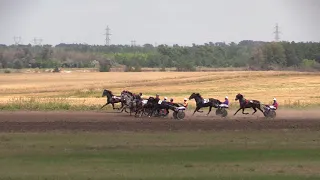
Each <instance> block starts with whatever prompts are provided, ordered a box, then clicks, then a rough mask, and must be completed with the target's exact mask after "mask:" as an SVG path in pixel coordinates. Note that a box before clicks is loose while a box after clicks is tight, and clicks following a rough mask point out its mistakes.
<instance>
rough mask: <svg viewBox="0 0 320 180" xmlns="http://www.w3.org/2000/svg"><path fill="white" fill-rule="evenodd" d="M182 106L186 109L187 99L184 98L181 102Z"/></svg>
mask: <svg viewBox="0 0 320 180" xmlns="http://www.w3.org/2000/svg"><path fill="white" fill-rule="evenodd" d="M183 106H184V107H185V108H187V107H188V99H187V98H184V100H183Z"/></svg>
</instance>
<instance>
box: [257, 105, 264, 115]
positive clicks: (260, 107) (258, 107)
mask: <svg viewBox="0 0 320 180" xmlns="http://www.w3.org/2000/svg"><path fill="white" fill-rule="evenodd" d="M257 108H258V109H259V110H260V111H261V112H262V114H263V115H264V113H263V111H262V109H261V107H260V106H258V107H257Z"/></svg>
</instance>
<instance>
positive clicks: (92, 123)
mask: <svg viewBox="0 0 320 180" xmlns="http://www.w3.org/2000/svg"><path fill="white" fill-rule="evenodd" d="M206 112H207V111H206V110H205V112H204V113H202V114H201V113H196V114H195V116H191V113H190V112H189V113H187V116H186V117H185V119H184V120H180V121H179V120H174V119H172V117H171V115H169V117H168V118H156V117H154V118H148V117H142V118H135V117H130V116H129V114H127V113H117V112H27V111H18V112H0V132H44V131H56V130H66V131H75V130H77V131H199V130H203V131H220V130H264V129H266V130H267V129H310V130H320V112H319V110H308V111H302V110H301V111H294V110H282V111H280V110H279V111H278V112H277V118H276V119H274V120H266V119H264V118H263V117H262V115H261V112H257V113H256V114H257V115H251V114H250V115H242V114H241V112H240V113H239V114H237V115H236V116H233V114H232V113H233V111H229V115H228V117H227V118H226V119H222V118H219V117H217V116H215V115H214V112H211V115H209V116H205V113H206ZM249 112H251V111H250V110H249Z"/></svg>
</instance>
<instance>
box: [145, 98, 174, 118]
mask: <svg viewBox="0 0 320 180" xmlns="http://www.w3.org/2000/svg"><path fill="white" fill-rule="evenodd" d="M146 107H147V108H148V109H149V114H148V116H149V117H151V116H152V115H153V114H154V112H158V113H159V112H160V110H162V109H165V110H166V114H165V115H164V116H167V115H168V114H169V109H171V110H174V108H175V107H174V106H172V105H170V104H169V102H164V101H162V100H159V99H157V98H153V97H150V98H149V99H148V103H147V105H146ZM158 115H159V114H158Z"/></svg>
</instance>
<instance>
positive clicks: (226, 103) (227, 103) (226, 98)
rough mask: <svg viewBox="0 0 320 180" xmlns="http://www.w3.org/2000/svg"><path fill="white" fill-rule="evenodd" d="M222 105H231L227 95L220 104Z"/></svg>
mask: <svg viewBox="0 0 320 180" xmlns="http://www.w3.org/2000/svg"><path fill="white" fill-rule="evenodd" d="M220 107H229V98H228V96H226V97H225V98H224V102H223V103H221V104H220Z"/></svg>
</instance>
